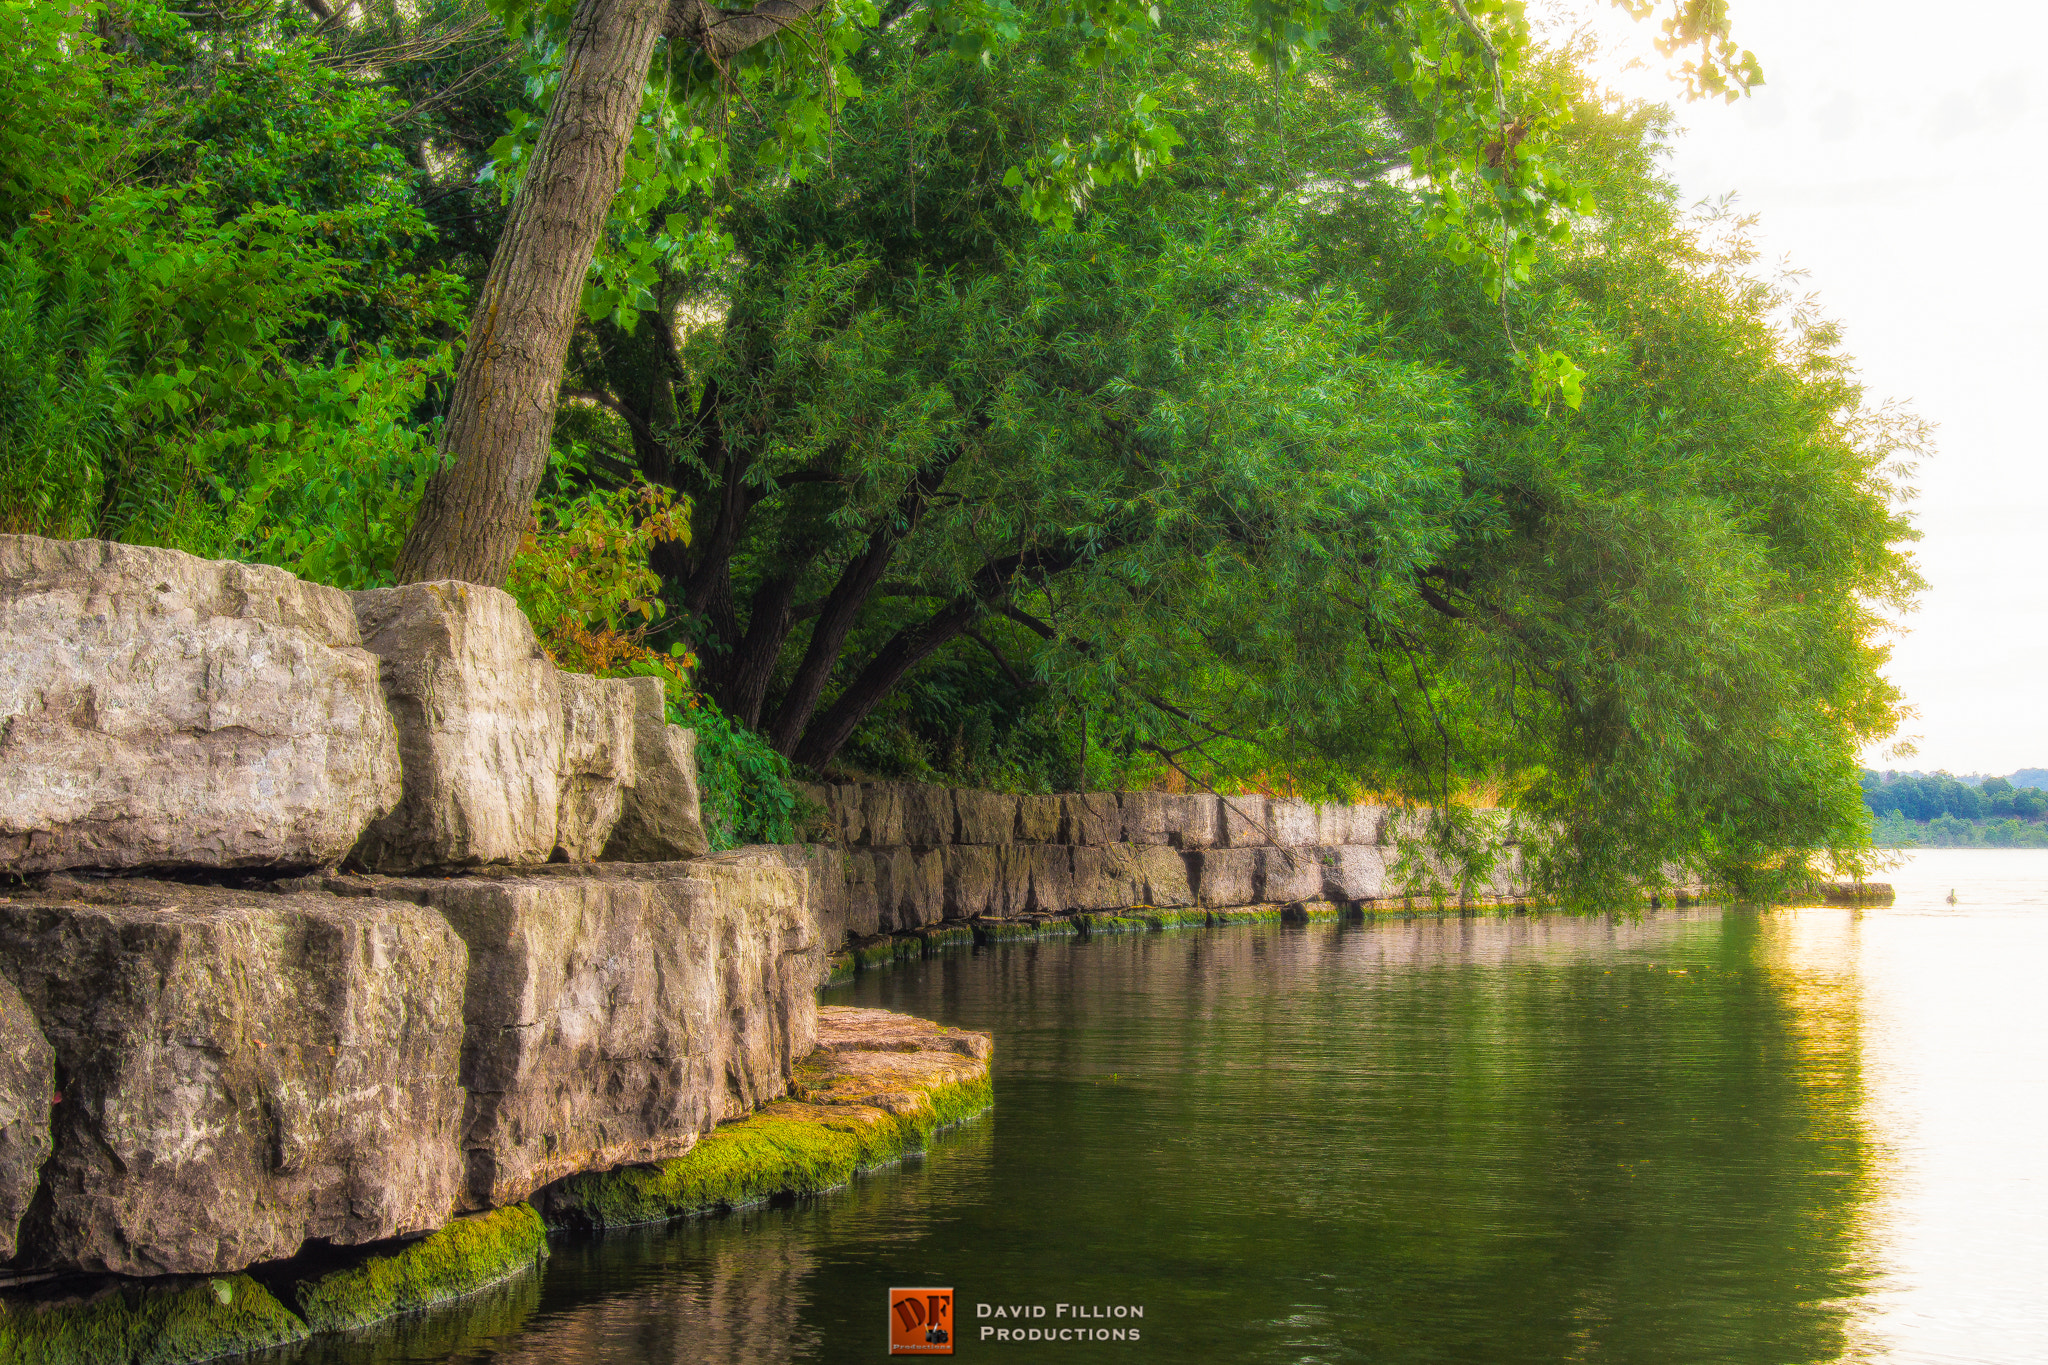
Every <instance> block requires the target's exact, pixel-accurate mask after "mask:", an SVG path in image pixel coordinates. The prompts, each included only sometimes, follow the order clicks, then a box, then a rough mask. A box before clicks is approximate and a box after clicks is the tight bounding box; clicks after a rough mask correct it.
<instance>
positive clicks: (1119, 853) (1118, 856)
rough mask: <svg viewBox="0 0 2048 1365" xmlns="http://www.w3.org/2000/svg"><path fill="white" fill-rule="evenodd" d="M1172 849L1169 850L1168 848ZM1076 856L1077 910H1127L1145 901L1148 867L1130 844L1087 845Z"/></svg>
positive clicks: (1074, 900) (1074, 891)
mask: <svg viewBox="0 0 2048 1365" xmlns="http://www.w3.org/2000/svg"><path fill="white" fill-rule="evenodd" d="M1169 851H1170V850H1169ZM1072 853H1073V857H1074V890H1073V904H1072V905H1071V906H1070V907H1068V908H1070V909H1074V910H1125V909H1129V908H1130V907H1131V906H1133V905H1142V904H1144V903H1145V869H1144V867H1143V866H1142V865H1141V864H1140V862H1139V861H1138V851H1137V849H1135V848H1134V847H1132V846H1131V845H1129V844H1102V845H1095V844H1084V845H1079V846H1077V847H1075V848H1074V849H1073V850H1072Z"/></svg>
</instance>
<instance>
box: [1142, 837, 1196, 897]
mask: <svg viewBox="0 0 2048 1365" xmlns="http://www.w3.org/2000/svg"><path fill="white" fill-rule="evenodd" d="M1131 855H1132V857H1133V859H1134V860H1135V861H1136V863H1137V866H1138V872H1139V873H1140V875H1141V876H1142V877H1143V878H1144V896H1143V899H1142V900H1141V901H1140V902H1139V903H1140V904H1142V905H1156V906H1160V907H1162V908H1166V907H1176V906H1183V905H1193V904H1194V903H1195V898H1194V894H1193V892H1192V891H1191V890H1190V888H1189V886H1188V867H1187V863H1186V862H1185V861H1184V860H1183V858H1182V855H1181V854H1180V852H1179V851H1178V850H1177V849H1171V848H1165V847H1162V846H1160V845H1158V844H1138V845H1134V846H1132V848H1131Z"/></svg>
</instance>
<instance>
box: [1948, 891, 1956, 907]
mask: <svg viewBox="0 0 2048 1365" xmlns="http://www.w3.org/2000/svg"><path fill="white" fill-rule="evenodd" d="M1948 903H1949V904H1950V905H1954V904H1955V903H1956V893H1955V889H1954V888H1953V887H1951V888H1950V889H1949V893H1948Z"/></svg>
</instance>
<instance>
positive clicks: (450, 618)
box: [350, 582, 562, 872]
mask: <svg viewBox="0 0 2048 1365" xmlns="http://www.w3.org/2000/svg"><path fill="white" fill-rule="evenodd" d="M350 596H351V597H352V598H353V600H354V607H355V613H356V620H357V623H358V625H359V626H360V628H361V631H362V638H363V645H364V647H365V648H367V649H368V650H369V651H370V652H371V653H372V654H375V655H376V656H377V657H378V658H379V659H381V660H382V661H383V667H382V669H381V671H380V674H379V680H380V682H381V684H382V686H383V689H384V697H385V701H386V704H387V705H388V707H389V710H390V713H391V717H392V719H393V720H394V721H395V722H396V724H397V727H398V748H399V752H400V754H401V755H402V757H403V759H404V768H405V784H404V794H403V796H402V798H401V799H400V801H399V803H398V808H397V809H396V810H394V811H392V812H391V814H389V815H387V816H385V817H384V818H383V819H381V820H378V821H377V822H375V823H374V824H372V825H371V826H370V828H369V829H368V831H366V832H365V833H364V835H363V838H362V841H361V843H359V844H358V845H357V846H356V849H355V855H354V856H355V860H356V861H357V862H359V863H361V864H362V865H363V866H365V867H369V868H373V869H376V870H378V871H384V872H406V871H411V870H413V869H416V868H423V867H448V866H475V865H477V864H480V863H495V862H512V863H538V862H545V861H546V860H547V857H548V855H549V854H550V853H551V852H553V851H554V847H555V824H556V816H557V813H558V807H559V802H560V798H561V792H560V784H561V774H562V684H561V675H560V673H558V672H557V671H556V669H555V666H554V665H553V664H552V663H550V662H548V658H547V656H546V655H545V654H543V653H541V649H540V644H539V642H538V641H537V640H535V639H534V635H533V627H532V626H531V625H529V624H528V623H527V620H526V616H525V614H524V613H522V612H521V611H520V610H519V606H518V604H517V603H516V602H514V601H513V600H512V597H511V595H510V594H508V593H505V592H501V591H499V590H498V589H496V588H485V587H479V586H477V585H476V584H474V583H453V582H449V583H408V584H406V585H405V586H403V587H397V588H375V589H372V590H370V591H367V592H358V593H352V594H350Z"/></svg>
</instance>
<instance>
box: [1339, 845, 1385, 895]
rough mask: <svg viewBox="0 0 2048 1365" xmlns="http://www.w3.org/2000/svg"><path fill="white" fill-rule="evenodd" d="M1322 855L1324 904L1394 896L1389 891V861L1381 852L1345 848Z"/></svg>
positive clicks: (1378, 850)
mask: <svg viewBox="0 0 2048 1365" xmlns="http://www.w3.org/2000/svg"><path fill="white" fill-rule="evenodd" d="M1322 853H1323V899H1324V900H1330V901H1365V900H1379V899H1381V898H1383V897H1385V896H1388V895H1391V894H1393V893H1392V892H1391V891H1390V890H1389V889H1388V878H1387V857H1386V854H1385V852H1384V851H1382V850H1381V849H1377V848H1364V847H1360V846H1359V845H1356V844H1346V845H1344V846H1343V847H1341V848H1326V849H1324V850H1322Z"/></svg>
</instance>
